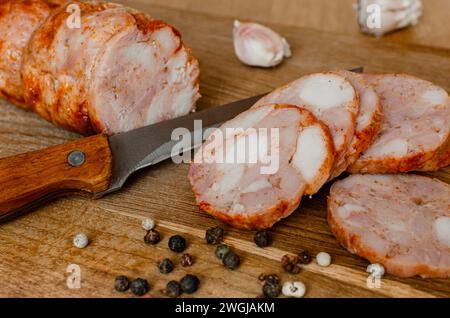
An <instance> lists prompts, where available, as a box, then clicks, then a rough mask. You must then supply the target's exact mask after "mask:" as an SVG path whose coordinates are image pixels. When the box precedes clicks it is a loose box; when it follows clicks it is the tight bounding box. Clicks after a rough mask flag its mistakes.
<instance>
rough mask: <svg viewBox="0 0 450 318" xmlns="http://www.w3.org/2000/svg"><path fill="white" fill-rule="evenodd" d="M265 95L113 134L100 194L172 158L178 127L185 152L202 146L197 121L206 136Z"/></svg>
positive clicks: (357, 71)
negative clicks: (186, 137)
mask: <svg viewBox="0 0 450 318" xmlns="http://www.w3.org/2000/svg"><path fill="white" fill-rule="evenodd" d="M350 71H351V72H355V73H362V72H363V67H358V68H354V69H351V70H350ZM264 95H266V94H262V95H258V96H254V97H250V98H247V99H243V100H240V101H237V102H233V103H230V104H226V105H223V106H218V107H212V108H208V109H206V110H204V111H201V112H196V113H192V114H190V115H187V116H183V117H179V118H175V119H172V120H168V121H164V122H161V123H157V124H154V125H150V126H146V127H142V128H139V129H135V130H132V131H129V132H126V133H121V134H116V135H114V136H112V137H110V138H109V143H110V147H111V150H112V153H113V160H114V162H113V179H112V182H111V184H110V187H109V188H108V190H106V191H104V192H102V193H99V194H98V195H97V196H103V195H106V194H109V193H111V192H115V191H118V190H120V189H121V188H122V186H123V185H124V184H125V182H126V180H127V179H128V178H129V177H130V176H131V175H132V174H133V173H134V172H136V171H138V170H141V169H143V168H146V167H148V166H151V165H155V164H157V163H159V162H161V161H164V160H166V159H169V158H170V157H171V154H172V149H173V146H174V145H175V144H176V143H177V142H179V141H178V140H172V132H173V131H174V130H175V129H177V128H186V129H188V130H189V131H190V132H191V138H192V140H191V141H192V142H191V145H192V147H191V148H185V149H183V150H184V151H190V150H192V149H195V148H197V147H199V146H200V145H201V143H202V140H196V139H195V138H193V136H194V134H193V133H194V132H195V127H194V122H195V121H196V120H201V121H202V131H201V132H200V134H201V136H203V133H204V131H205V130H206V129H209V128H213V127H219V126H220V125H221V124H222V123H224V122H226V121H228V120H230V119H232V118H234V117H236V116H237V115H239V114H240V113H242V112H243V111H245V110H247V109H249V108H250V107H251V106H252V105H254V104H255V103H256V102H257V101H258V100H259V99H261V97H263V96H264Z"/></svg>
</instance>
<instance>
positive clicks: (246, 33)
mask: <svg viewBox="0 0 450 318" xmlns="http://www.w3.org/2000/svg"><path fill="white" fill-rule="evenodd" d="M233 41H234V51H235V52H236V55H237V57H238V58H239V60H240V61H241V62H242V63H245V64H247V65H251V66H261V67H271V66H276V65H278V64H280V63H281V61H283V59H284V58H285V57H290V56H291V49H290V47H289V44H288V43H287V41H286V39H284V38H283V37H281V36H280V35H279V34H278V33H276V32H274V31H273V30H271V29H269V28H268V27H265V26H263V25H261V24H257V23H242V22H239V21H237V20H236V21H234V30H233Z"/></svg>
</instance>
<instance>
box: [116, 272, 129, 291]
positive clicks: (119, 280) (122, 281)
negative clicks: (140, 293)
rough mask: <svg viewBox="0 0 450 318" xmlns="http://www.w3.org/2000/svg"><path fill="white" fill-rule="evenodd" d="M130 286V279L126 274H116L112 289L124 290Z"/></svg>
mask: <svg viewBox="0 0 450 318" xmlns="http://www.w3.org/2000/svg"><path fill="white" fill-rule="evenodd" d="M128 288H130V280H129V279H128V277H126V276H123V275H121V276H117V277H116V280H115V282H114V289H115V290H116V291H118V292H121V293H123V292H125V291H127V290H128Z"/></svg>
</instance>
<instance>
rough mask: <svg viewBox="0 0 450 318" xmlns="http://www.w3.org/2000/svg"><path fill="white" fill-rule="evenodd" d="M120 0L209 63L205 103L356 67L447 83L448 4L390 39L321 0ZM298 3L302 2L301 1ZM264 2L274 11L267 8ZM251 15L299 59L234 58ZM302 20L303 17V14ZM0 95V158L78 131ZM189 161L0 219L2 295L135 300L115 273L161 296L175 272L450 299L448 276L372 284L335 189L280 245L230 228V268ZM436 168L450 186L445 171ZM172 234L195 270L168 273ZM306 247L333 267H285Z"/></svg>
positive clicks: (227, 281) (324, 290) (324, 292)
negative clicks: (339, 233)
mask: <svg viewBox="0 0 450 318" xmlns="http://www.w3.org/2000/svg"><path fill="white" fill-rule="evenodd" d="M123 2H124V3H126V4H128V5H130V6H132V7H135V8H137V9H140V10H143V11H146V12H148V13H150V14H152V15H153V16H155V17H161V18H164V19H165V20H167V21H168V22H170V23H172V24H173V25H175V26H176V27H178V28H179V29H180V30H182V32H183V35H184V39H185V41H186V43H187V44H188V45H189V46H190V47H192V49H193V52H194V54H195V55H196V56H197V57H198V58H199V60H200V64H201V72H202V78H201V93H202V95H203V98H202V99H201V100H200V101H199V104H198V108H199V109H204V108H205V107H210V106H215V105H220V104H223V103H226V102H231V101H234V100H237V99H241V98H244V97H248V96H253V95H255V94H258V93H263V92H266V91H268V90H270V89H271V88H274V87H277V86H279V85H280V84H282V83H285V82H287V81H290V80H293V79H295V78H297V77H299V76H301V75H302V74H305V73H308V72H313V71H318V70H327V69H338V68H345V69H347V68H352V67H355V66H360V65H363V66H365V68H366V70H367V71H384V72H408V73H411V74H414V75H417V76H419V77H422V78H424V79H428V80H431V81H434V82H435V83H437V84H439V85H441V86H442V87H444V88H445V89H447V91H450V80H449V74H450V47H449V43H448V39H449V33H448V32H450V28H449V27H448V22H447V21H446V20H445V19H443V20H441V23H440V24H435V23H436V21H435V20H434V18H433V14H434V17H436V19H437V18H439V17H441V15H442V14H443V11H445V10H440V9H439V8H437V9H435V10H434V11H433V12H431V8H430V7H428V6H427V7H426V9H427V10H426V14H427V15H426V16H425V17H424V21H423V22H424V24H425V23H426V25H427V27H429V28H430V31H429V32H428V35H424V34H425V33H424V32H425V31H424V29H423V28H424V27H425V26H421V25H419V26H418V27H417V29H411V30H405V31H403V33H397V34H394V35H392V36H390V37H388V38H384V39H373V38H370V37H366V36H362V35H359V34H357V33H356V31H352V28H354V26H349V24H350V23H351V24H353V23H354V20H353V18H350V17H341V16H340V14H341V11H340V9H338V8H336V7H332V10H334V11H330V12H328V11H326V12H324V11H322V10H323V6H324V3H325V1H317V3H321V4H318V5H317V6H318V7H319V6H321V8H322V9H321V10H320V11H317V10H318V8H316V7H315V6H314V5H313V4H312V3H313V2H316V1H306V0H305V1H300V0H292V1H289V0H284V4H285V5H281V4H280V6H278V3H279V2H280V3H281V2H283V1H278V0H277V1H275V0H273V1H269V0H261V1H245V2H242V5H238V4H237V3H238V1H232V0H223V1H206V0H205V1H200V0H190V1H181V0H172V1H167V0H164V1H163V0H151V1H144V0H128V1H123ZM228 2H229V4H228V5H227V4H226V3H228ZM250 2H251V3H252V4H253V5H251V4H249V3H250ZM275 2H276V3H277V6H275V5H274V3H275ZM326 2H331V1H326ZM333 2H337V1H333ZM339 2H340V3H342V5H343V6H344V7H345V8H344V7H343V8H342V10H343V11H342V12H347V13H348V14H349V13H350V12H351V10H350V9H349V8H348V7H346V5H347V6H351V2H352V1H339ZM424 2H425V3H434V4H436V5H439V3H440V4H441V9H442V6H443V5H444V3H445V4H446V5H447V6H448V1H444V0H442V1H439V0H427V1H424ZM244 3H245V4H244ZM296 3H303V4H304V6H300V8H299V5H296ZM163 4H164V5H163ZM241 7H242V8H241ZM267 8H270V10H268V11H267V12H266V11H265V10H266V9H267ZM339 8H340V7H339ZM307 10H311V12H314V15H318V14H319V13H318V12H324V15H323V19H324V21H325V20H327V19H329V20H327V21H326V22H324V23H323V29H320V27H321V24H320V25H319V24H318V22H317V21H318V20H317V19H319V18H318V17H316V18H313V17H308V16H309V15H308V14H306V13H305V12H306V11H307ZM330 10H331V9H330ZM195 11H197V13H196V12H195ZM295 12H298V14H299V18H298V19H296V18H295V14H294V13H295ZM333 12H334V13H335V14H336V15H335V16H334V15H333ZM447 12H448V10H447ZM250 13H251V14H252V15H254V16H255V19H259V20H260V21H263V22H264V21H266V22H268V21H269V20H270V19H271V17H272V16H273V17H274V20H273V21H275V22H279V23H274V24H273V25H272V26H273V27H274V29H276V30H277V31H279V32H280V33H281V34H283V35H284V36H285V37H286V38H287V39H288V41H289V42H290V43H291V45H292V49H293V57H292V58H291V59H289V60H288V61H286V62H285V63H283V64H282V65H281V66H280V67H278V68H275V69H268V70H265V69H256V68H250V67H246V66H244V65H242V64H241V63H239V62H238V61H237V60H236V58H235V56H234V54H233V49H232V39H231V28H232V20H233V18H235V17H237V16H240V17H242V18H246V19H249V14H250ZM266 13H267V14H266ZM284 14H286V19H284V18H283V17H284ZM312 15H313V14H311V16H312ZM338 15H339V18H337V16H338ZM304 17H306V20H307V21H301V20H302V19H303V18H304ZM433 21H434V22H433ZM303 23H305V25H304V24H303ZM268 24H271V23H268ZM445 25H446V26H445ZM431 28H434V29H432V30H431ZM334 29H336V32H334ZM416 30H417V32H416ZM328 31H333V32H328ZM0 103H1V107H0V157H6V156H10V155H15V154H19V153H22V152H26V151H31V150H36V149H41V148H44V147H47V146H50V145H55V144H60V143H64V142H66V141H68V140H72V139H74V138H79V136H77V135H75V134H72V133H69V132H66V131H64V130H62V129H58V128H55V127H54V126H52V125H51V124H49V123H47V122H45V121H44V120H42V119H40V118H39V117H37V116H36V115H34V114H32V113H29V112H25V111H22V110H20V109H18V108H16V107H14V106H12V105H10V104H8V103H7V102H4V101H1V102H0ZM187 169H188V166H187V165H175V164H173V163H171V162H170V161H168V162H164V163H161V164H159V165H157V166H155V167H152V168H150V169H148V170H146V171H143V172H140V173H138V174H137V175H136V176H135V177H133V178H132V180H130V182H128V183H127V185H126V187H125V188H124V189H123V191H121V192H119V193H117V194H114V195H110V196H107V197H105V198H103V199H100V200H97V201H94V200H86V199H82V198H75V197H73V198H66V199H61V200H58V201H56V202H54V203H51V204H48V205H46V206H45V207H43V208H41V209H39V210H37V211H35V212H33V213H31V214H29V215H27V216H24V217H22V218H20V219H17V220H14V221H12V222H10V223H7V224H4V225H1V226H0V282H1V284H0V296H10V297H12V296H26V297H105V296H107V297H121V296H126V297H129V294H125V295H119V294H117V293H116V292H114V291H113V282H114V278H115V276H117V275H127V276H129V277H132V278H135V277H143V278H146V279H148V280H149V282H150V284H151V290H150V293H149V296H161V293H160V290H161V289H162V288H163V287H164V286H165V284H166V283H167V282H168V281H169V280H171V279H179V278H181V277H182V276H183V275H184V274H186V273H195V274H196V275H198V276H199V277H200V279H201V287H200V289H199V291H198V292H197V293H196V294H195V296H199V297H255V296H257V295H259V294H260V291H261V285H260V283H259V282H258V276H259V275H260V274H261V273H278V274H280V275H281V277H282V279H283V280H302V281H303V282H304V283H305V284H306V286H307V295H306V296H307V297H351V296H358V297H450V282H449V280H445V279H421V278H410V279H400V278H396V277H393V276H391V275H386V276H385V277H384V278H383V280H382V286H381V288H380V289H370V288H368V287H367V285H366V279H367V273H366V272H365V270H366V267H367V265H368V262H367V261H365V260H363V259H360V258H358V257H356V256H353V255H351V254H350V253H349V252H347V251H346V250H344V249H343V248H341V247H340V246H339V244H338V243H337V242H336V240H335V239H334V237H333V236H332V235H331V233H330V230H329V228H328V225H327V222H326V201H325V198H326V195H327V193H328V190H329V187H328V186H326V187H325V188H324V189H323V190H322V191H321V192H320V193H319V194H317V195H316V196H314V197H313V198H311V199H310V198H305V199H304V200H303V202H302V204H301V207H300V208H299V209H298V211H296V212H295V213H294V214H293V215H292V216H291V217H289V218H288V219H286V220H284V221H282V222H280V223H279V224H278V225H276V226H275V227H274V228H273V229H272V230H271V232H272V233H273V236H274V243H273V245H272V246H271V247H270V248H266V249H261V248H257V247H256V246H255V245H254V243H253V242H252V237H253V233H251V232H247V231H239V230H235V229H232V228H229V227H225V228H226V239H225V241H226V243H228V244H230V245H231V246H232V247H233V248H234V249H235V251H236V252H237V253H238V254H239V255H240V256H241V259H242V265H241V266H240V268H239V269H238V270H236V271H234V272H231V271H228V270H225V269H224V268H223V266H222V265H221V264H220V262H219V261H218V260H217V259H216V257H215V256H214V247H212V246H207V245H206V244H205V242H204V239H203V237H204V233H205V230H206V229H207V228H208V227H211V226H215V225H218V224H220V223H219V222H218V221H216V220H214V219H213V218H211V217H209V216H208V215H206V214H204V213H202V212H200V211H199V210H198V208H197V207H196V206H195V204H194V197H193V194H192V193H191V190H190V185H189V182H188V180H187V178H186V175H187ZM432 175H433V176H436V177H438V178H440V179H441V180H444V181H446V182H449V183H450V169H449V168H446V169H444V170H442V171H440V172H437V173H434V174H432ZM145 217H153V218H155V219H156V220H157V229H158V230H159V231H160V232H161V234H162V237H163V239H162V241H161V243H160V244H158V245H156V246H147V245H145V244H144V242H143V237H144V234H145V231H144V230H143V229H142V228H141V220H142V219H143V218H145ZM80 232H84V233H86V234H87V235H88V236H89V238H90V242H91V243H90V245H89V246H88V247H87V248H86V249H83V250H79V249H76V248H74V247H73V245H72V238H73V236H74V235H75V234H77V233H80ZM173 234H182V235H184V236H185V237H186V238H187V240H188V250H187V251H188V252H189V253H191V254H192V255H193V256H194V257H195V264H194V266H192V267H191V268H183V267H181V266H179V265H177V266H176V269H175V271H174V272H172V273H171V274H168V275H162V274H159V272H158V269H157V268H156V263H157V261H158V260H160V259H162V258H164V257H170V258H172V259H173V260H174V261H175V262H176V264H178V257H179V256H177V255H175V254H173V253H172V252H170V251H169V250H168V248H167V241H168V238H169V237H170V236H171V235H173ZM303 249H308V250H310V251H311V253H313V254H316V253H318V252H321V251H326V252H328V253H330V254H331V255H332V258H333V264H332V265H331V266H330V267H328V268H321V267H319V266H317V265H315V264H314V263H313V264H311V265H308V266H304V267H303V270H302V271H301V273H300V274H298V275H288V274H286V273H283V271H282V269H281V267H280V263H279V260H280V259H281V257H282V256H283V255H284V254H286V253H297V252H299V251H300V250H303ZM71 264H75V265H78V266H79V268H80V269H81V288H80V289H70V288H68V286H67V284H66V280H67V278H68V276H69V275H70V273H68V272H67V270H68V266H69V265H71Z"/></svg>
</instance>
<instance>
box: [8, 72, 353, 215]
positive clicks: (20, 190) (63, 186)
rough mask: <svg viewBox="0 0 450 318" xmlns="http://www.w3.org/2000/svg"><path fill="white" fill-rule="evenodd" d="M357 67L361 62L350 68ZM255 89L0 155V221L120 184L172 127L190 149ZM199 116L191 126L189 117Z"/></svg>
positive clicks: (161, 154) (164, 152) (166, 146)
mask: <svg viewBox="0 0 450 318" xmlns="http://www.w3.org/2000/svg"><path fill="white" fill-rule="evenodd" d="M352 71H354V72H362V68H358V69H353V70H352ZM262 96H264V95H259V96H255V97H251V98H247V99H244V100H241V101H237V102H234V103H231V104H227V105H223V106H219V107H212V108H209V109H207V110H204V111H201V112H196V113H192V114H190V115H187V116H184V117H179V118H175V119H172V120H168V121H164V122H161V123H157V124H154V125H150V126H146V127H142V128H138V129H135V130H132V131H129V132H126V133H121V134H116V135H113V136H110V137H108V136H106V135H103V134H100V135H96V136H92V137H87V138H83V139H79V140H75V141H73V142H69V143H67V144H63V145H59V146H55V147H50V148H47V149H43V150H38V151H34V152H30V153H25V154H21V155H17V156H13V157H8V158H3V159H0V223H3V222H6V221H9V220H11V219H13V218H15V217H18V216H20V215H22V214H24V213H27V212H29V211H31V210H33V209H35V208H37V207H39V206H40V205H42V204H44V203H46V202H48V201H51V200H53V199H55V198H58V197H61V196H66V195H72V194H79V195H83V196H91V197H93V198H99V197H102V196H103V195H106V194H109V193H111V192H115V191H118V190H120V189H121V188H122V186H123V185H124V183H125V181H126V180H127V179H128V177H130V176H131V175H132V174H133V173H134V172H136V171H138V170H141V169H143V168H146V167H148V166H151V165H154V164H157V163H159V162H161V161H163V160H166V159H168V158H170V157H171V155H172V148H173V146H174V145H175V144H177V143H178V142H179V140H172V132H173V131H174V130H175V129H177V128H180V127H183V128H186V129H187V130H189V132H191V133H190V135H191V136H190V138H191V139H192V142H191V147H190V148H184V149H183V150H184V151H188V150H192V149H193V148H196V147H198V146H200V145H201V143H202V138H200V139H198V138H194V135H198V133H200V134H201V135H200V136H202V135H203V133H204V132H205V131H206V129H208V128H213V127H218V126H219V125H220V124H221V123H223V122H225V121H227V120H230V119H232V118H234V117H236V116H237V115H238V114H240V113H242V112H243V111H245V110H247V109H248V108H250V107H251V106H252V105H254V104H255V103H256V101H258V100H259V99H260V98H261V97H262ZM196 120H201V121H202V128H201V131H200V132H198V131H197V134H194V132H195V129H196V127H195V125H194V123H195V121H196Z"/></svg>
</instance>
